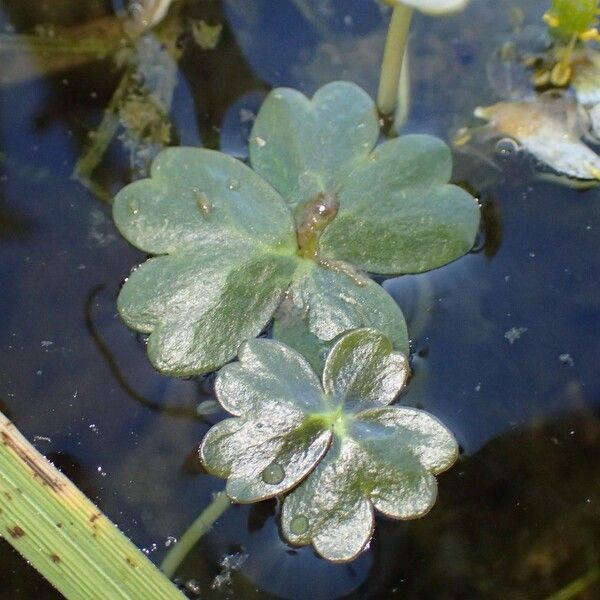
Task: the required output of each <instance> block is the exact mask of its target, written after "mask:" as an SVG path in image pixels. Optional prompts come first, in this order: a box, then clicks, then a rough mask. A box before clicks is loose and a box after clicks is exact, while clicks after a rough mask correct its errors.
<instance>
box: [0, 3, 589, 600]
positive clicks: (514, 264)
mask: <svg viewBox="0 0 600 600" xmlns="http://www.w3.org/2000/svg"><path fill="white" fill-rule="evenodd" d="M116 4H118V3H116ZM188 4H189V5H190V6H189V14H190V16H193V17H195V18H205V19H206V20H207V21H209V22H211V23H223V26H224V29H223V32H222V35H221V39H220V41H219V44H218V46H217V47H216V49H214V50H201V49H199V48H198V47H196V46H194V44H193V43H192V42H191V40H190V36H189V34H188V35H187V36H186V35H184V36H183V38H182V39H181V40H180V44H181V45H182V47H184V48H185V52H184V55H183V58H182V60H181V62H180V64H179V69H178V72H177V86H176V88H175V94H174V98H173V110H172V114H171V117H172V120H173V123H174V129H175V133H176V135H175V137H176V139H177V140H178V141H179V142H180V143H185V144H195V145H200V144H203V145H205V146H207V147H211V148H221V149H223V150H224V151H226V152H229V153H231V154H234V155H236V156H240V157H244V155H245V138H246V136H247V133H248V127H249V123H248V122H246V121H245V119H244V118H243V114H245V113H242V116H241V113H240V111H241V109H244V110H246V111H247V110H251V111H255V110H256V109H257V107H258V106H259V104H260V100H261V98H262V97H263V96H264V94H265V93H266V92H267V91H268V90H269V89H270V88H271V87H274V86H279V85H291V86H294V87H297V88H299V89H301V90H302V91H304V92H306V93H309V94H310V93H312V92H314V90H315V89H316V88H317V87H318V86H319V85H321V84H323V83H325V82H327V81H330V80H333V79H339V78H346V79H350V80H353V81H356V82H357V83H359V84H361V85H362V86H363V87H365V88H366V89H367V90H368V91H369V92H370V93H374V92H375V89H376V84H377V68H378V62H379V56H380V52H381V47H382V43H383V39H384V33H385V22H384V18H383V17H382V14H381V11H380V9H379V8H378V6H377V5H376V4H375V3H374V2H371V1H366V0H318V1H310V2H304V3H298V2H292V1H291V0H237V1H234V0H229V1H224V2H216V1H215V2H206V1H203V0H197V1H191V2H189V3H188ZM301 4H302V5H303V6H304V8H305V9H306V7H307V6H308V9H309V10H308V12H307V11H306V10H305V11H304V12H302V11H301V10H299V9H300V8H302V6H301ZM516 4H519V3H517V2H510V1H501V0H493V1H492V0H488V1H486V0H473V3H472V6H471V8H470V10H469V12H468V13H466V14H465V15H461V16H457V17H453V18H451V19H447V20H432V19H426V18H424V17H417V18H416V22H415V24H414V25H415V27H414V32H415V33H414V35H413V41H412V48H411V51H412V58H413V60H412V67H413V69H412V70H413V86H412V90H413V98H412V101H413V105H412V110H411V115H410V119H409V121H408V123H407V125H406V127H405V130H406V131H410V132H412V131H423V132H430V133H434V134H436V135H439V136H440V137H443V138H446V139H447V138H448V136H449V132H450V131H451V130H452V129H453V128H456V127H458V126H461V125H464V124H466V123H468V124H473V123H474V120H473V119H472V118H471V116H470V115H471V113H472V110H473V108H474V107H475V106H476V105H479V104H486V103H491V102H493V101H494V99H495V98H496V96H495V95H494V92H493V91H492V89H491V88H490V86H489V84H488V82H487V80H486V77H485V66H486V63H487V61H488V59H489V56H490V54H491V52H492V51H493V49H494V48H496V47H497V46H498V45H499V44H501V43H502V41H504V40H505V39H507V37H508V36H509V35H510V34H511V30H512V24H511V16H510V15H511V9H512V8H513V7H514V5H516ZM520 4H522V5H526V6H525V9H526V11H525V12H526V15H525V16H526V19H531V20H532V21H533V20H534V19H537V18H538V17H539V15H540V14H541V13H542V12H543V8H544V6H545V3H544V2H537V1H536V2H534V1H528V2H522V3H520ZM108 10H110V3H109V2H99V1H97V2H95V1H89V2H82V1H81V0H77V1H75V0H72V1H66V0H55V1H53V2H42V1H41V0H39V1H34V0H3V1H1V2H0V28H2V29H3V28H5V27H7V28H9V29H11V30H12V28H13V27H14V28H16V30H17V31H27V30H28V29H30V28H31V27H33V26H34V25H36V24H38V23H45V22H48V21H54V22H58V23H64V24H66V23H77V22H82V21H84V20H86V19H91V18H93V17H98V16H101V15H102V14H106V12H107V11H108ZM186 10H188V8H186ZM307 17H309V18H308V19H307ZM3 56H5V55H3V54H0V59H1V61H0V65H2V66H0V76H2V74H3V73H5V72H6V71H4V68H5V66H6V62H5V59H4V58H3ZM29 56H30V59H29V62H30V64H31V65H32V66H33V68H32V76H31V77H26V78H24V79H25V80H24V81H22V82H20V83H18V84H14V85H8V84H5V85H4V86H1V87H0V152H1V154H0V409H1V410H2V411H3V412H5V413H6V414H8V415H9V416H10V417H11V418H12V419H14V421H15V422H16V424H17V425H18V427H19V428H20V429H21V430H22V431H23V433H24V434H25V435H26V436H27V437H28V438H29V439H32V440H34V441H35V444H36V446H37V447H38V448H39V449H40V450H41V451H42V452H44V453H45V454H46V455H48V456H49V457H50V458H51V459H52V460H53V461H54V462H55V463H56V464H57V465H58V466H59V467H60V468H62V469H63V470H64V471H65V472H66V473H67V474H68V475H69V476H70V477H72V478H73V480H74V481H75V482H76V483H77V484H78V485H79V486H80V487H81V488H82V489H83V490H84V491H85V492H86V493H87V494H88V495H89V496H90V497H91V498H93V499H94V500H95V501H96V502H97V503H98V504H99V506H100V507H101V508H102V510H104V511H105V512H106V513H107V514H108V515H109V517H110V518H111V519H113V520H114V521H115V522H117V523H118V524H119V526H120V527H121V529H122V530H123V531H125V532H126V533H127V534H128V535H130V536H131V538H132V539H133V540H134V542H135V543H136V544H137V545H138V546H140V547H142V548H144V549H146V551H147V552H148V553H149V555H150V557H151V558H152V560H154V561H156V562H160V560H161V559H162V557H163V556H164V554H165V552H166V550H167V548H166V543H168V542H167V541H168V539H169V536H175V537H177V536H179V535H181V533H182V532H183V531H184V530H185V528H186V526H187V525H188V524H189V523H190V522H191V521H192V520H193V519H194V518H195V517H196V516H197V514H198V513H199V511H200V510H201V509H202V507H203V506H205V505H206V504H207V502H208V501H209V500H210V497H211V494H212V493H213V492H214V491H217V490H219V489H221V488H222V482H221V481H219V480H217V479H214V478H212V477H209V476H207V475H204V474H202V473H201V470H200V469H199V466H198V464H197V462H196V460H195V458H194V456H195V455H194V451H195V448H196V447H197V444H198V442H199V440H200V439H201V438H202V436H203V434H204V433H205V432H206V431H207V429H208V428H209V426H210V421H211V420H216V419H219V418H220V416H219V415H214V416H211V417H208V418H207V419H206V420H204V421H203V420H201V419H198V418H196V417H194V413H195V407H196V406H197V404H198V402H200V401H202V400H205V399H209V398H210V397H211V395H210V394H211V381H210V378H209V379H206V380H185V381H182V380H175V379H171V378H166V377H162V376H160V375H158V374H157V373H155V372H154V371H153V369H152V368H151V366H150V365H149V363H148V361H147V358H146V353H145V347H144V344H143V342H142V341H141V340H140V339H138V337H137V336H136V335H135V334H133V333H132V332H130V331H129V330H128V329H127V328H126V327H125V326H124V325H123V324H122V323H121V321H120V320H119V318H118V317H117V315H116V308H115V301H116V295H117V293H118V289H119V286H120V283H121V281H122V280H123V278H124V277H126V276H127V274H128V273H129V270H130V269H131V267H132V266H134V265H136V264H138V263H139V262H141V261H143V260H144V258H145V257H144V256H143V255H142V254H141V253H140V252H138V251H136V250H135V249H133V248H132V247H130V246H129V245H128V244H127V243H126V242H125V241H124V240H123V239H121V238H120V237H119V234H118V232H117V231H116V229H115V227H114V226H113V224H112V221H111V218H110V208H109V207H108V206H107V205H106V204H104V203H102V202H101V201H100V200H98V199H97V198H96V197H95V196H94V195H93V194H92V193H90V192H89V191H88V190H86V189H85V188H84V187H83V186H82V185H81V184H80V183H79V182H77V181H74V180H73V179H71V178H70V175H71V173H72V171H73V167H74V164H75V162H76V161H77V159H78V157H79V156H80V155H81V154H82V152H83V150H84V148H85V147H86V145H87V143H88V138H87V135H88V131H90V129H92V128H94V127H95V126H96V125H97V124H98V122H99V121H100V119H101V118H102V115H103V111H104V108H105V107H106V106H107V104H108V102H109V101H110V97H111V95H112V93H113V91H114V90H115V88H116V86H117V85H118V82H119V79H120V76H121V73H122V69H120V68H119V67H118V66H116V65H115V62H114V61H113V60H112V59H110V58H108V59H106V60H104V61H100V62H98V61H95V62H90V63H89V64H87V65H85V66H81V67H79V68H75V69H70V70H62V71H60V72H57V73H56V74H54V75H52V76H43V74H42V73H40V72H39V67H38V70H37V76H34V75H35V74H36V69H35V65H36V62H35V61H36V60H38V61H39V57H38V56H37V55H36V53H35V52H33V51H31V52H30V54H29ZM21 58H22V56H21ZM38 64H39V63H38ZM492 158H493V159H494V160H495V161H496V162H497V165H498V167H497V168H493V167H492V166H490V165H489V164H487V163H486V162H484V161H483V160H482V159H481V157H478V156H472V155H466V154H460V155H457V156H456V170H455V180H456V181H459V182H460V183H462V184H463V185H465V186H467V187H468V188H469V189H471V190H474V191H475V192H477V194H478V195H479V197H480V198H481V201H482V203H483V205H484V207H485V210H484V214H485V228H484V229H485V231H484V235H482V240H481V243H480V245H479V248H478V249H477V251H475V252H473V253H472V254H470V255H469V256H466V257H465V258H463V259H461V260H460V261H458V262H456V263H454V264H452V265H450V266H448V267H445V268H443V269H439V270H438V271H435V272H432V273H430V274H427V275H422V276H418V277H405V278H400V279H396V280H390V281H388V282H386V283H385V286H386V287H387V288H388V289H389V290H390V292H391V293H392V294H393V295H394V296H395V297H396V298H397V300H398V302H399V303H400V304H401V306H402V307H403V308H404V309H405V312H406V314H407V317H408V318H409V330H410V331H411V334H412V337H413V339H414V347H415V351H416V353H415V357H414V368H415V377H414V378H413V380H412V382H411V387H410V389H409V391H408V394H407V395H406V396H405V398H404V401H405V402H406V403H409V404H413V405H418V406H422V407H424V408H426V409H427V410H429V411H431V412H433V413H434V414H436V415H437V416H438V417H440V418H441V419H442V420H443V421H444V422H445V423H447V424H448V425H449V426H450V427H451V429H452V430H453V431H454V432H455V433H456V435H457V437H458V439H459V441H460V443H461V446H462V448H463V449H464V452H463V455H462V457H461V459H460V461H459V463H458V465H457V466H455V467H454V468H453V469H452V470H451V471H450V472H448V473H446V474H444V475H442V476H441V477H440V495H439V501H438V503H437V505H436V507H435V508H434V510H433V511H432V512H431V513H430V514H429V515H428V516H427V517H426V518H424V519H422V520H419V521H415V522H410V523H395V522H386V521H384V520H382V519H380V520H379V523H378V527H377V533H376V535H375V538H374V539H373V542H372V544H371V547H370V549H369V550H368V551H367V552H366V553H364V554H363V555H362V556H361V557H360V558H359V559H358V560H356V561H355V562H353V563H351V564H349V565H330V564H327V563H325V562H324V561H322V560H320V559H318V558H317V557H316V556H315V555H314V554H313V552H312V551H311V550H310V549H308V548H301V549H292V548H290V547H288V546H287V545H286V544H285V543H283V542H282V541H281V539H280V537H279V532H278V525H277V515H276V513H277V507H276V506H275V504H274V503H262V504H259V505H256V506H253V507H235V508H232V509H230V510H229V511H228V512H227V513H226V514H225V515H224V517H223V518H222V519H221V520H220V521H219V522H218V524H217V525H216V527H215V528H214V530H213V531H212V532H211V533H210V534H208V535H206V536H205V538H204V539H203V540H202V542H201V543H200V544H199V545H198V547H197V548H196V550H195V551H194V552H193V553H192V554H191V555H190V556H189V557H188V560H187V561H186V562H185V563H184V564H183V565H182V567H181V569H180V572H179V577H180V579H181V581H188V580H190V579H193V580H194V581H195V582H196V583H197V585H198V586H199V589H200V590H201V597H203V598H222V597H235V598H244V599H245V598H250V599H251V598H289V599H294V600H301V599H310V600H319V599H323V600H329V599H334V598H353V599H354V598H356V599H367V598H382V599H384V598H393V597H398V598H443V599H445V598H448V599H454V598H456V599H459V598H517V599H520V598H523V599H529V598H545V597H547V596H548V595H549V594H551V593H552V592H554V591H556V590H558V589H560V588H562V587H563V586H565V585H567V584H569V583H570V582H571V581H573V580H575V579H577V578H579V577H581V576H583V575H585V573H586V572H588V571H589V570H590V569H591V568H593V567H594V566H595V565H596V564H597V561H598V557H599V556H600V504H599V503H600V474H599V473H600V470H599V467H600V420H599V417H600V376H599V375H598V356H599V355H600V352H599V351H600V318H599V316H600V283H599V281H600V255H599V252H598V245H599V241H600V236H599V232H600V204H599V202H600V191H598V190H590V191H586V192H577V191H574V190H571V189H569V188H567V187H563V186H559V185H556V184H550V183H546V182H543V181H541V180H540V179H539V178H537V177H536V176H535V172H534V170H533V169H532V168H531V165H530V164H527V162H526V161H523V160H521V159H520V158H519V157H516V158H515V159H512V160H508V161H507V160H500V159H499V158H498V157H492ZM130 177H131V174H130V157H129V155H128V154H127V152H126V151H125V150H124V149H123V146H122V144H120V143H119V142H118V141H117V142H115V143H113V144H112V145H111V146H110V148H109V152H108V154H107V156H106V158H105V160H104V163H103V165H102V166H101V167H100V168H99V170H98V173H97V179H98V180H99V181H101V182H102V183H103V185H105V186H106V187H108V188H109V189H112V190H116V189H118V188H119V187H120V186H122V185H124V184H125V183H126V182H127V181H128V180H129V178H130ZM513 328H516V330H517V331H519V332H521V336H520V338H519V339H516V340H515V341H514V343H510V341H509V340H508V339H507V338H506V337H505V334H506V333H507V332H509V331H510V330H512V329H513ZM513 331H514V330H513ZM237 552H241V553H243V554H244V555H247V558H246V560H245V561H244V562H243V564H242V565H241V568H240V569H239V570H236V571H234V572H233V573H232V574H231V582H230V583H229V584H228V583H227V582H225V583H224V584H222V585H221V586H220V587H219V586H217V587H213V580H214V578H215V577H216V576H217V575H219V574H222V567H221V561H222V559H223V557H224V556H226V555H230V554H232V553H237ZM599 591H600V589H599V588H598V587H596V588H595V589H594V588H593V587H591V588H589V589H588V590H587V592H585V593H584V594H583V595H581V596H580V597H582V598H594V597H598V596H597V595H598V592H599ZM0 597H2V598H6V599H13V598H15V599H18V598H28V599H29V598H36V599H37V598H56V597H57V594H56V593H55V592H53V591H52V590H51V589H50V588H49V587H48V586H47V585H46V584H45V583H44V582H43V581H42V580H41V579H39V578H38V577H37V576H36V575H35V573H34V572H33V571H32V570H31V569H30V568H29V567H28V566H27V565H26V564H25V563H24V562H23V561H22V560H21V559H20V558H19V557H18V556H17V555H16V554H14V553H13V551H12V550H11V549H10V547H9V546H8V545H7V544H4V543H1V542H0Z"/></svg>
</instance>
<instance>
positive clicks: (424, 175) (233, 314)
mask: <svg viewBox="0 0 600 600" xmlns="http://www.w3.org/2000/svg"><path fill="white" fill-rule="evenodd" d="M378 134H379V123H378V118H377V113H376V110H375V106H374V104H373V101H372V100H371V99H370V98H369V96H368V95H367V94H366V93H365V92H364V91H362V90H361V89H360V88H358V87H357V86H355V85H353V84H351V83H345V82H336V83H332V84H328V85H326V86H324V87H323V88H321V89H320V90H319V91H318V92H317V93H316V94H315V96H314V98H313V99H312V100H309V99H307V98H306V97H305V96H303V95H302V94H300V93H299V92H296V91H294V90H290V89H277V90H274V91H273V92H271V94H269V96H268V97H267V99H266V100H265V103H264V105H263V107H262V108H261V110H260V112H259V114H258V116H257V118H256V122H255V125H254V128H253V130H252V134H251V139H250V142H251V143H250V158H251V163H252V167H253V168H254V171H252V170H250V169H249V168H248V167H246V166H245V165H244V164H242V163H241V162H239V161H237V160H235V159H233V158H231V157H228V156H225V155H222V154H219V153H216V152H213V151H209V150H201V149H193V148H179V149H169V150H167V151H165V152H163V153H162V154H161V155H159V157H158V158H157V159H156V161H155V163H154V165H153V168H152V177H151V179H148V180H144V181H140V182H136V183H133V184H131V185H129V186H127V187H126V188H125V189H124V190H122V191H121V192H120V193H119V194H118V195H117V197H116V199H115V204H114V218H115V222H116V224H117V226H118V227H119V229H120V231H121V232H122V233H123V235H124V236H125V237H126V238H127V239H128V240H129V241H130V242H131V243H132V244H134V245H135V246H137V247H138V248H140V249H141V250H144V251H145V252H148V253H150V254H159V255H166V256H161V257H157V258H154V259H151V260H150V261H149V262H148V263H147V264H146V265H144V266H142V267H141V268H140V269H139V270H137V271H135V272H134V273H133V274H132V276H131V277H130V279H129V281H128V282H127V283H126V284H125V286H124V288H123V290H122V292H121V296H120V298H119V310H120V312H121V314H122V316H123V318H124V320H125V321H126V322H127V323H128V324H129V325H130V326H131V327H133V328H134V329H137V330H138V331H142V332H145V333H150V334H151V335H150V341H149V344H148V351H149V355H150V358H151V360H152V362H153V363H154V365H155V366H156V367H157V368H158V369H159V370H161V371H164V372H166V373H171V374H175V375H190V374H195V373H203V372H207V371H210V370H214V369H216V368H218V367H220V366H222V365H223V364H224V363H225V362H227V361H228V360H230V359H231V358H233V357H234V356H235V353H236V351H237V348H238V346H239V344H240V343H241V342H243V341H244V340H246V339H249V338H252V337H255V336H256V335H258V334H259V333H260V331H261V330H262V329H263V328H264V327H265V326H266V325H267V324H268V322H269V321H270V319H271V318H272V317H273V315H274V313H275V311H276V309H277V307H278V306H279V304H280V301H281V299H282V297H283V295H284V292H286V291H287V294H286V296H285V297H286V301H285V302H284V305H283V306H282V308H281V310H280V311H279V312H278V315H277V318H276V323H275V335H276V337H278V338H280V339H285V340H286V341H288V342H289V343H291V344H292V345H293V346H295V347H300V346H301V347H302V349H303V351H305V350H306V351H308V352H309V353H310V354H311V361H312V364H313V365H314V366H315V368H317V370H320V369H319V365H318V362H320V361H319V358H318V356H317V354H315V352H313V351H312V349H311V348H307V347H308V346H312V342H311V340H313V339H314V340H316V344H315V346H316V347H317V350H316V352H317V353H318V352H319V351H320V350H321V349H326V348H327V346H328V345H329V342H331V341H332V340H333V339H335V338H336V336H339V335H340V334H341V333H343V332H344V331H346V330H348V329H354V328H358V327H365V326H368V327H373V328H376V329H379V330H381V331H382V332H384V333H386V334H387V335H388V337H389V338H390V339H391V340H392V342H393V343H394V345H395V347H396V349H398V350H401V351H403V352H406V353H407V352H408V338H407V332H406V324H405V322H404V318H403V315H402V313H401V311H400V309H399V308H398V307H397V306H396V304H395V303H394V301H393V300H392V299H391V298H390V297H389V296H388V295H387V293H386V292H385V291H384V290H383V289H382V288H381V287H380V286H379V285H377V284H375V283H374V282H373V281H371V280H370V279H369V278H368V277H367V276H366V275H365V274H364V273H362V272H361V270H365V271H371V272H376V273H381V274H384V275H396V274H402V273H412V272H420V271H425V270H428V269H433V268H436V267H439V266H441V265H443V264H446V263H448V262H450V261H452V260H454V259H456V258H458V257H459V256H461V255H462V254H464V253H465V252H467V251H468V250H469V249H470V248H471V246H472V245H473V242H474V239H475V234H476V232H477V228H478V224H479V208H478V205H477V203H476V202H475V201H474V199H473V198H472V197H471V196H470V195H469V194H467V193H466V192H465V191H463V190H461V189H459V188H457V187H455V186H451V185H448V184H447V181H448V179H449V177H450V172H451V157H450V151H449V150H448V148H447V147H446V145H445V144H444V143H443V142H441V141H439V140H436V139H435V138H432V137H429V136H407V137H405V138H400V139H398V140H394V141H392V142H386V143H384V144H382V145H381V146H380V147H378V148H375V149H374V146H375V144H376V141H377V137H378ZM261 176H262V177H264V179H263V178H262V177H261ZM269 184H270V185H269ZM271 186H272V187H271ZM288 309H289V310H288ZM290 313H293V315H294V318H293V319H289V318H287V317H286V315H288V316H289V314H290ZM284 317H285V318H284ZM292 330H293V331H292Z"/></svg>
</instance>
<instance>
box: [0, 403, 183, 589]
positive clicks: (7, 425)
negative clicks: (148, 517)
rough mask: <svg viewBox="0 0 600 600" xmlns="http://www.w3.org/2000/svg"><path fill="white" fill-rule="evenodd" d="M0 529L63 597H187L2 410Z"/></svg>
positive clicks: (0, 419) (0, 416)
mask: <svg viewBox="0 0 600 600" xmlns="http://www.w3.org/2000/svg"><path fill="white" fill-rule="evenodd" d="M0 534H1V535H2V536H3V537H4V538H5V539H6V541H7V542H9V543H10V544H11V545H12V546H13V547H14V548H15V550H17V551H18V552H19V553H20V554H21V555H22V556H23V557H24V558H25V559H27V561H28V562H29V563H30V564H31V565H32V566H33V567H34V568H35V569H36V570H37V571H38V572H39V573H40V574H41V575H42V576H44V577H45V578H46V579H47V580H48V581H49V582H50V583H51V584H52V585H53V586H54V587H55V588H56V589H57V590H58V591H59V592H60V593H61V594H62V595H63V596H64V597H65V598H67V599H68V600H90V599H91V598H110V599H111V600H135V599H136V598H144V599H145V600H184V596H183V594H181V592H179V590H178V589H177V588H176V587H175V586H174V585H173V584H172V583H171V582H170V581H169V580H168V579H167V578H166V577H165V576H164V575H163V574H162V573H161V572H160V571H159V570H158V569H157V568H156V567H155V566H154V565H153V564H152V563H151V562H150V561H149V560H148V558H147V557H146V556H145V555H144V554H142V552H140V551H139V550H138V549H137V548H136V547H135V546H134V545H133V544H132V543H131V542H130V541H129V540H128V539H127V538H126V537H125V536H124V535H123V534H122V533H121V532H120V531H119V530H118V529H117V528H116V527H115V526H114V524H113V523H111V522H110V521H109V520H108V518H107V517H106V516H105V515H103V514H102V513H101V512H100V511H99V510H98V508H97V507H96V506H94V504H92V503H91V502H90V500H88V499H87V498H86V497H85V496H84V495H83V494H82V493H81V492H80V491H79V490H78V489H77V488H76V487H75V485H73V483H72V482H71V481H69V480H68V479H67V478H66V477H65V476H64V475H63V474H62V473H61V472H60V471H58V470H57V469H56V468H55V467H54V465H52V464H51V463H49V462H48V461H47V460H46V459H45V458H44V457H43V456H42V455H41V454H40V453H39V452H38V451H37V450H36V449H35V448H34V447H33V446H32V445H31V444H30V443H29V442H28V441H27V440H26V439H25V438H24V437H23V436H22V435H21V434H20V433H19V431H18V430H17V428H16V427H15V426H14V424H13V423H11V422H10V421H9V420H8V419H7V418H6V417H5V416H4V415H3V414H2V413H0Z"/></svg>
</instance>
